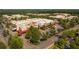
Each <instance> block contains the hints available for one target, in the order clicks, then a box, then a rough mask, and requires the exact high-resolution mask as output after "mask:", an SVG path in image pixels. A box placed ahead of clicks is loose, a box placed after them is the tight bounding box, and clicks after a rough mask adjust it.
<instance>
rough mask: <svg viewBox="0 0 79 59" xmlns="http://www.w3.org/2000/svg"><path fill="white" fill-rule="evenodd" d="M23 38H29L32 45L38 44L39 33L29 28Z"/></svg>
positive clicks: (33, 28) (35, 29)
mask: <svg viewBox="0 0 79 59" xmlns="http://www.w3.org/2000/svg"><path fill="white" fill-rule="evenodd" d="M25 37H26V38H27V37H28V38H30V41H31V42H32V43H33V44H38V43H39V41H40V31H39V30H38V29H37V28H35V27H33V26H31V27H30V28H29V30H28V32H26V35H25Z"/></svg>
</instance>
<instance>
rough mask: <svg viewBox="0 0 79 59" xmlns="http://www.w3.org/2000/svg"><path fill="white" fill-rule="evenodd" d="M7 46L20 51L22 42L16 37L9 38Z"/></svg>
mask: <svg viewBox="0 0 79 59" xmlns="http://www.w3.org/2000/svg"><path fill="white" fill-rule="evenodd" d="M8 44H9V47H10V48H11V49H20V48H22V47H23V40H22V39H20V38H19V37H18V36H10V38H9V41H8Z"/></svg>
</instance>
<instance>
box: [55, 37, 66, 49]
mask: <svg viewBox="0 0 79 59" xmlns="http://www.w3.org/2000/svg"><path fill="white" fill-rule="evenodd" d="M65 44H66V39H63V38H61V39H59V40H58V41H57V42H56V43H55V45H56V47H58V48H60V49H63V48H64V45H65Z"/></svg>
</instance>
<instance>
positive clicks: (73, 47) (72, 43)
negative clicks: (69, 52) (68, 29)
mask: <svg viewBox="0 0 79 59" xmlns="http://www.w3.org/2000/svg"><path fill="white" fill-rule="evenodd" d="M70 48H71V49H77V48H79V46H77V45H76V44H75V42H71V43H70Z"/></svg>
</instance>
